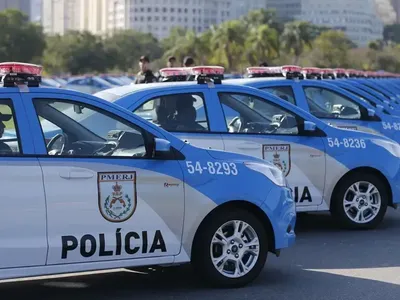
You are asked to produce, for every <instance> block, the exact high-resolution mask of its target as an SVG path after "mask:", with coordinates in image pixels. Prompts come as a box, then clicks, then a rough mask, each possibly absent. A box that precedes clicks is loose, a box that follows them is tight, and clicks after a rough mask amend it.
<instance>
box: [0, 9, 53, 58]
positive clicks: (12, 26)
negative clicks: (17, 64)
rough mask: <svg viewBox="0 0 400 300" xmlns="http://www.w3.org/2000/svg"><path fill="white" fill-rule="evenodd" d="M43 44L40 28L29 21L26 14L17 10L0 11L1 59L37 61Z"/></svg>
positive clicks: (43, 39)
mask: <svg viewBox="0 0 400 300" xmlns="http://www.w3.org/2000/svg"><path fill="white" fill-rule="evenodd" d="M45 46H46V44H45V37H44V34H43V30H42V28H41V27H40V26H38V25H36V24H33V23H30V22H29V18H28V16H26V15H24V14H23V13H21V12H20V11H18V10H4V11H1V12H0V59H1V61H15V60H21V61H27V62H37V61H38V60H39V59H40V58H41V57H42V54H43V50H44V48H45Z"/></svg>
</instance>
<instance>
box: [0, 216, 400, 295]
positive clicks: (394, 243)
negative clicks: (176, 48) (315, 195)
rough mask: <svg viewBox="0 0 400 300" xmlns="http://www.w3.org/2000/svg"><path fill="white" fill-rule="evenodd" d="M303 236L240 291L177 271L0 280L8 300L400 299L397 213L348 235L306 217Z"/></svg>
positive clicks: (0, 288) (0, 291) (326, 221)
mask: <svg viewBox="0 0 400 300" xmlns="http://www.w3.org/2000/svg"><path fill="white" fill-rule="evenodd" d="M297 235H298V239H297V245H296V246H295V247H293V248H292V249H289V250H286V251H284V252H283V253H282V256H281V257H280V258H276V257H274V256H272V255H270V256H269V257H268V261H267V264H266V268H265V269H264V271H263V272H262V274H261V276H260V277H259V278H258V279H257V280H256V281H255V282H254V283H253V284H251V285H250V286H248V287H245V288H241V289H236V290H219V289H210V288H207V287H205V286H203V285H202V284H201V282H199V281H198V280H197V278H196V277H195V276H193V274H192V273H191V272H190V271H189V270H187V269H186V268H177V269H174V270H170V271H167V272H166V273H163V272H161V273H160V272H159V273H152V274H150V275H149V274H138V273H135V272H129V271H119V272H114V273H107V274H104V273H103V274H95V275H87V276H73V277H66V278H48V279H44V280H29V281H19V282H6V283H0V295H1V300H14V299H18V300H19V299H21V300H22V299H41V300H44V299H57V300H64V299H74V300H80V299H85V300H87V299H96V300H102V299H107V300H111V299H112V300H114V299H118V300H128V299H146V300H148V299H149V300H150V299H199V300H200V299H241V300H243V299H251V300H256V299H263V300H264V299H268V300H274V299H279V300H283V299H291V300H293V299H294V300H303V299H304V300H314V299H315V300H339V299H344V300H358V299H362V300H369V299H374V300H392V299H393V300H399V299H400V210H399V211H394V210H393V209H390V210H389V211H388V215H387V216H386V219H385V222H384V223H383V225H382V226H381V227H380V228H379V229H378V230H374V231H344V230H340V229H338V228H337V227H336V226H335V224H334V223H333V222H332V220H331V218H330V217H329V216H328V215H304V216H301V217H300V220H299V221H298V228H297Z"/></svg>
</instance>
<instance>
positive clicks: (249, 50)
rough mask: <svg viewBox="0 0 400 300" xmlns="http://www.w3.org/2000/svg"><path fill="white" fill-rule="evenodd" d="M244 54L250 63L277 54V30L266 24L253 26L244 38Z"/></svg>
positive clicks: (253, 63)
mask: <svg viewBox="0 0 400 300" xmlns="http://www.w3.org/2000/svg"><path fill="white" fill-rule="evenodd" d="M245 49H246V56H247V58H248V60H249V62H250V63H251V64H252V65H256V64H258V63H259V61H269V60H271V59H275V58H277V57H278V56H279V38H278V32H277V31H276V30H275V29H273V28H270V27H269V26H268V25H260V26H258V27H254V28H252V29H251V30H250V32H249V33H248V37H247V39H246V48H245Z"/></svg>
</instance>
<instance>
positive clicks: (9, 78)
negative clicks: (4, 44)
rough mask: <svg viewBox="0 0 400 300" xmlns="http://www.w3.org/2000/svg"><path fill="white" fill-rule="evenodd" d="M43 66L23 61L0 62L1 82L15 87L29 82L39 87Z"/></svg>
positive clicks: (32, 85)
mask: <svg viewBox="0 0 400 300" xmlns="http://www.w3.org/2000/svg"><path fill="white" fill-rule="evenodd" d="M42 70H43V67H42V66H40V65H34V64H27V63H21V62H4V63H0V77H1V83H2V84H3V86H4V87H15V86H21V85H25V84H27V86H28V87H38V86H39V84H40V82H41V79H42V78H41V74H42Z"/></svg>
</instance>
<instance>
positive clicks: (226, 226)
mask: <svg viewBox="0 0 400 300" xmlns="http://www.w3.org/2000/svg"><path fill="white" fill-rule="evenodd" d="M243 225H248V227H246V229H244V230H242V231H240V230H241V229H243V228H244V227H245V226H243ZM235 226H237V228H239V232H241V233H242V234H241V235H240V236H241V237H240V238H239V235H237V236H236V237H234V236H232V233H234V227H235ZM199 230H200V231H199V232H198V233H197V235H196V238H195V241H194V243H193V247H194V248H193V251H192V266H193V268H194V271H195V272H196V274H197V275H199V276H201V277H202V278H203V279H204V280H205V281H206V282H208V283H209V284H210V285H212V286H214V287H219V288H233V287H236V288H237V287H243V286H245V285H247V284H249V283H250V282H252V281H253V280H254V279H255V278H257V277H258V275H259V274H260V272H261V271H262V269H263V268H264V265H265V262H266V259H267V253H268V237H267V232H266V230H265V228H264V226H263V225H262V223H261V222H260V221H259V219H258V218H257V217H255V216H254V215H253V214H251V213H250V212H248V211H246V210H233V211H232V210H229V211H228V210H223V211H220V212H217V213H216V214H213V215H211V216H210V217H209V218H208V219H207V220H206V223H204V224H203V225H202V226H201V228H200V229H199ZM221 234H223V235H225V237H224V238H225V239H223V238H221ZM217 238H218V239H217ZM256 239H257V240H258V243H257V240H256ZM217 240H218V242H216V241H217ZM219 240H221V242H220V241H219ZM222 240H225V241H226V244H223V242H222ZM249 244H257V246H256V245H255V246H251V247H250V246H249ZM246 245H247V246H246ZM257 250H258V251H257ZM250 253H251V254H256V253H257V255H250ZM223 257H225V261H224V262H223V263H221V264H218V262H219V261H220V260H221V259H222V258H223ZM213 261H215V263H214V262H213ZM240 262H241V263H240ZM238 265H240V267H239V268H238V269H237V270H239V271H240V272H239V273H236V272H235V271H234V270H233V267H234V266H238ZM217 266H220V270H221V271H219V270H218V269H217ZM221 266H222V269H221ZM243 266H246V267H248V268H249V270H246V269H245V268H243ZM234 269H235V270H236V267H235V268H234ZM240 273H241V274H240Z"/></svg>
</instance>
